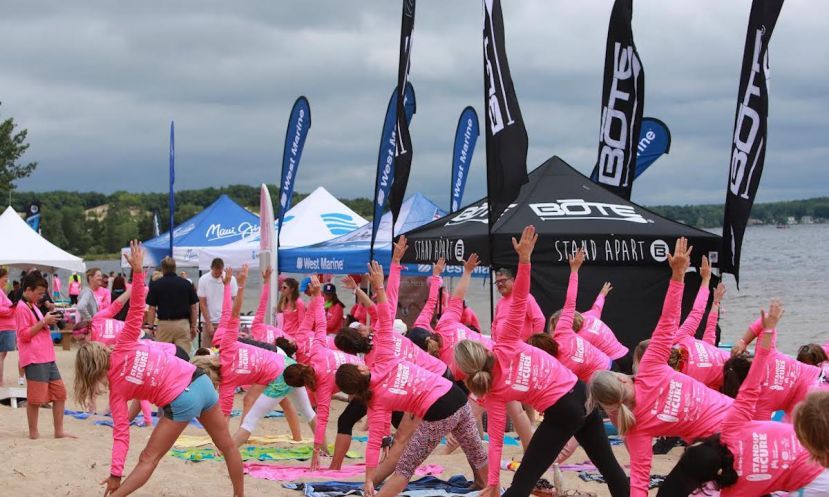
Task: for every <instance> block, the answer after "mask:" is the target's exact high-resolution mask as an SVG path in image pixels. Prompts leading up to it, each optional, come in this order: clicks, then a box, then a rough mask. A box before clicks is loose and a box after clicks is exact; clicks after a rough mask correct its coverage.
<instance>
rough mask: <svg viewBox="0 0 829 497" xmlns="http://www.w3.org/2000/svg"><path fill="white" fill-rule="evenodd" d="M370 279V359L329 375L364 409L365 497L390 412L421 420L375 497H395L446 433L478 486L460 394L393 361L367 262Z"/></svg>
mask: <svg viewBox="0 0 829 497" xmlns="http://www.w3.org/2000/svg"><path fill="white" fill-rule="evenodd" d="M370 278H371V283H372V284H373V286H374V288H375V289H376V290H377V300H378V303H377V314H378V326H377V333H376V334H375V340H376V341H377V345H376V348H375V349H374V350H375V353H374V354H373V355H372V357H371V358H368V357H367V359H366V365H355V364H343V365H342V366H340V367H339V368H338V370H337V373H336V377H335V379H336V383H337V386H338V387H339V388H340V390H342V391H343V392H344V393H346V394H348V395H353V396H354V397H355V398H357V399H359V400H361V401H363V402H365V403H366V405H367V406H368V419H369V440H368V444H367V446H366V480H365V492H366V495H374V476H375V475H374V473H375V469H376V467H377V464H378V459H379V454H380V441H381V439H382V438H383V437H384V436H385V435H388V433H389V425H390V422H391V413H392V411H401V412H408V413H411V414H414V415H415V416H416V417H417V418H420V419H422V420H423V421H422V422H421V423H420V424H419V425H418V427H417V430H416V431H415V433H414V434H413V435H412V437H411V439H410V440H409V441H408V443H407V444H406V447H405V449H404V450H403V453H402V455H401V456H400V458H399V459H398V461H397V464H396V466H395V469H394V474H393V475H392V476H391V477H390V478H389V479H388V480H386V482H385V483H384V484H383V487H382V489H381V490H380V492H379V493H378V497H388V496H394V495H398V494H399V493H400V492H401V491H402V490H403V489H404V488H405V487H406V485H407V483H408V481H409V480H410V479H411V477H412V475H413V474H414V471H415V469H416V468H417V467H418V466H419V465H420V463H422V462H423V461H424V460H425V459H426V457H428V456H429V454H430V453H431V452H432V451H433V450H434V449H435V448H436V447H437V445H438V444H439V443H440V440H441V439H442V438H443V437H444V436H445V435H446V434H447V433H452V435H453V436H454V437H455V438H456V439H457V440H458V442H459V443H460V445H461V448H462V449H463V451H464V453H465V454H466V457H467V460H468V461H469V464H470V466H472V469H473V472H474V473H475V475H476V477H475V480H476V482H477V483H479V484H481V483H482V482H483V475H484V474H485V473H486V466H487V460H486V454H485V452H484V449H483V445H482V443H481V439H480V437H479V436H478V433H477V430H476V429H475V421H474V419H473V418H472V411H471V409H470V407H469V404H467V401H466V394H465V393H464V392H463V391H462V390H461V389H460V388H458V387H457V386H455V385H454V384H453V383H452V382H451V381H449V380H447V379H446V378H443V377H441V376H438V375H436V374H434V373H431V372H429V371H427V370H426V369H423V368H420V367H418V366H417V365H415V364H412V363H410V362H406V361H403V360H401V359H399V358H398V356H397V354H395V352H394V347H395V343H394V342H393V341H392V339H391V338H392V336H393V335H394V332H393V331H392V316H391V309H390V307H389V305H388V300H387V297H386V292H385V289H384V288H383V269H382V267H380V265H379V264H377V262H372V263H371V271H370ZM418 350H419V349H418Z"/></svg>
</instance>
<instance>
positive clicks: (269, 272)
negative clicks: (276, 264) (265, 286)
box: [262, 266, 273, 283]
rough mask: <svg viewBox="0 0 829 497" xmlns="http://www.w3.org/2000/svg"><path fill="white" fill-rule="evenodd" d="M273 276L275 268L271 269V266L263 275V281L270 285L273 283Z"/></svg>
mask: <svg viewBox="0 0 829 497" xmlns="http://www.w3.org/2000/svg"><path fill="white" fill-rule="evenodd" d="M272 274H273V268H272V267H270V266H268V269H266V270H265V271H264V272H263V273H262V280H263V281H264V282H265V283H270V282H271V275H272Z"/></svg>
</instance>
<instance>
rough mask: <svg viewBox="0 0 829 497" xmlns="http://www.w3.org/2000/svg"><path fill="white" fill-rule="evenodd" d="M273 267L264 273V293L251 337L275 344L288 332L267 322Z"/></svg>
mask: <svg viewBox="0 0 829 497" xmlns="http://www.w3.org/2000/svg"><path fill="white" fill-rule="evenodd" d="M272 272H273V271H272V269H271V268H268V269H267V270H266V271H265V273H264V277H265V280H264V284H263V285H262V293H261V295H260V296H259V306H258V307H257V308H256V314H255V315H254V316H253V323H252V324H251V327H250V335H251V338H253V339H254V340H257V341H259V342H265V343H269V344H271V345H273V344H274V343H276V339H277V338H279V337H286V336H287V335H286V333H285V332H284V331H282V330H281V329H280V328H278V327H276V326H273V325H270V324H265V312H267V310H268V300H269V299H270V295H271V285H270V281H271V273H272Z"/></svg>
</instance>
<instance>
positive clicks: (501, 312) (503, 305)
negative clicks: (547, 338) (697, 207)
mask: <svg viewBox="0 0 829 497" xmlns="http://www.w3.org/2000/svg"><path fill="white" fill-rule="evenodd" d="M514 285H515V284H513V288H512V293H510V294H509V295H507V296H506V297H501V300H499V301H498V303H497V304H495V318H494V319H493V320H492V331H491V333H492V341H494V342H497V341H498V337H499V336H500V335H501V328H503V327H504V326H505V325H506V323H505V321H506V319H507V316H509V313H510V308H511V307H512V306H513V296H514V295H515V286H514ZM526 312H527V314H526V316H525V317H524V325H523V328H522V329H521V341H522V342H526V341H527V339H528V338H530V337H531V336H532V335H534V334H536V333H544V331H545V330H546V324H547V323H546V321H545V319H544V313H543V312H541V307H539V306H538V302H536V301H535V297H533V296H532V295H527V311H526Z"/></svg>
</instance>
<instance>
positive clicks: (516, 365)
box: [455, 226, 628, 497]
mask: <svg viewBox="0 0 829 497" xmlns="http://www.w3.org/2000/svg"><path fill="white" fill-rule="evenodd" d="M537 239H538V235H536V233H535V228H534V227H533V226H528V227H526V228H524V231H523V233H522V235H521V240H520V241H519V242H516V241H515V239H514V238H513V241H512V243H513V246H514V248H515V251H516V252H517V253H518V262H519V263H518V274H517V275H516V278H515V284H514V286H513V289H512V294H511V295H512V304H511V306H510V308H509V315H508V316H507V318H506V319H505V320H504V321H503V323H502V325H501V328H500V330H501V334H500V335H499V338H498V340H496V341H495V345H494V347H493V349H492V351H491V352H490V351H488V350H486V348H485V347H484V346H483V345H481V344H480V343H479V342H473V341H470V340H464V341H462V342H460V343H459V344H458V345H457V347H456V349H455V361H456V362H457V364H458V367H459V368H460V369H461V370H462V371H463V372H464V373H465V374H466V377H467V378H466V385H467V387H469V390H470V391H471V392H472V393H473V394H475V395H476V396H478V397H479V398H481V400H482V401H483V403H484V405H485V407H486V410H487V415H488V422H487V432H488V433H489V475H488V479H487V488H486V489H485V490H484V492H483V494H484V495H496V496H497V491H498V487H499V485H500V471H499V468H500V462H501V451H502V448H503V437H504V425H505V423H506V405H507V403H508V402H511V401H520V402H523V403H526V404H529V405H531V406H532V407H533V408H535V409H536V410H537V411H539V412H543V413H544V420H543V421H542V422H541V425H539V427H538V428H537V429H536V431H535V433H534V434H533V436H532V439H531V440H530V443H529V446H528V447H527V449H526V450H525V451H524V457H523V459H522V460H521V465H520V466H519V467H518V470H517V471H516V472H515V476H514V477H513V480H512V485H511V486H510V488H508V489H507V491H506V492H505V493H504V494H503V495H505V496H507V497H513V496H522V497H523V496H528V495H529V494H530V492H531V491H532V490H533V487H534V486H535V484H536V482H538V479H539V478H540V477H541V475H542V474H544V472H545V471H547V469H548V468H549V467H550V465H551V464H552V463H553V461H554V460H555V458H556V456H557V455H558V453H559V452H560V451H561V449H562V448H563V447H564V445H565V443H566V442H567V441H568V440H569V439H570V438H571V437H573V436H575V437H576V439H577V440H578V441H579V442H580V443H581V445H582V447H584V448H585V450H586V452H587V455H588V456H589V457H590V460H591V461H592V462H593V464H595V465H596V467H597V468H598V469H599V471H600V472H601V474H602V476H603V477H604V479H605V481H607V482H608V487H609V489H610V493H611V495H612V496H613V497H623V496H624V497H627V495H628V482H627V476H626V475H625V472H624V471H623V470H622V468H621V467H620V466H619V463H618V462H617V461H616V458H615V456H614V455H613V451H612V450H611V448H610V443H609V442H608V439H607V434H606V433H605V431H604V425H603V424H602V420H601V417H600V416H599V414H598V411H597V410H596V409H592V410H591V411H587V409H586V407H585V404H586V401H587V389H586V388H585V385H584V383H582V382H580V381H579V380H578V378H576V376H575V375H574V374H573V373H572V372H571V371H570V370H568V369H567V368H566V367H564V365H562V364H561V363H560V362H558V360H556V358H555V357H553V356H551V355H550V354H548V353H547V352H545V351H543V350H541V349H538V348H535V347H533V346H531V345H528V344H526V343H524V342H523V341H522V340H521V338H522V333H523V330H524V324H525V317H526V313H527V310H526V306H527V299H528V295H529V291H530V257H531V255H532V251H533V248H534V246H535V243H536V241H537ZM583 261H584V253H583V252H582V251H579V252H578V253H577V254H576V256H575V258H574V259H573V260H571V265H570V267H571V272H572V271H577V270H578V267H579V266H580V265H581V263H582V262H583ZM568 326H569V324H568Z"/></svg>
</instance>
